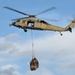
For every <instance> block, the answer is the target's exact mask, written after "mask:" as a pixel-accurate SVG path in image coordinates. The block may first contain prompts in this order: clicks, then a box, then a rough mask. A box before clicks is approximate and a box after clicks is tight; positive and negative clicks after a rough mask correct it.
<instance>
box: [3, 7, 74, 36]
mask: <svg viewBox="0 0 75 75" xmlns="http://www.w3.org/2000/svg"><path fill="white" fill-rule="evenodd" d="M4 8H6V9H9V10H12V11H15V12H18V13H20V14H23V15H26V16H28V17H23V18H18V19H14V20H16V21H15V22H12V24H10V26H15V27H18V28H22V29H23V30H24V31H25V32H27V29H32V30H48V31H57V32H59V33H60V35H61V36H62V33H61V32H64V31H70V32H72V28H73V27H74V24H75V20H73V21H72V23H70V24H69V25H68V26H66V27H65V28H62V27H59V26H56V25H53V24H49V23H48V22H46V21H44V20H40V19H38V18H36V16H37V15H40V14H42V13H45V12H48V11H51V10H54V9H56V7H51V8H49V9H47V10H44V11H42V12H40V13H38V14H36V15H30V14H26V13H23V12H21V11H18V10H16V9H13V8H10V7H7V6H6V7H4Z"/></svg>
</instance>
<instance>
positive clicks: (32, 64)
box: [30, 57, 39, 71]
mask: <svg viewBox="0 0 75 75" xmlns="http://www.w3.org/2000/svg"><path fill="white" fill-rule="evenodd" d="M38 67H39V62H38V60H37V59H36V58H35V57H34V58H33V59H32V60H31V61H30V70H31V71H34V70H36V69H37V68H38Z"/></svg>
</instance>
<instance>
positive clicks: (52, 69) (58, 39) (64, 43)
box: [0, 0, 75, 75]
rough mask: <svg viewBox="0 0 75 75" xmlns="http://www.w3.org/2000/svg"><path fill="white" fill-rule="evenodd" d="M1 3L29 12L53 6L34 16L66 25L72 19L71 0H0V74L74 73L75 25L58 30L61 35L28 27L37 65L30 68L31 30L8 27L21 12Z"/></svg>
mask: <svg viewBox="0 0 75 75" xmlns="http://www.w3.org/2000/svg"><path fill="white" fill-rule="evenodd" d="M5 6H8V7H11V8H14V9H17V10H19V11H22V12H25V13H27V14H33V15H35V14H37V13H39V12H41V11H43V10H46V9H48V8H51V7H56V9H55V10H52V11H49V12H46V13H43V14H40V15H38V16H37V18H39V19H41V18H42V19H47V18H48V19H54V20H58V21H57V22H54V21H49V20H46V21H47V22H48V23H50V24H54V25H57V26H60V27H66V26H67V25H69V24H70V23H71V21H72V20H74V19H75V10H74V9H75V0H0V75H30V74H31V75H75V28H73V31H72V33H70V32H62V34H63V36H60V34H59V33H58V32H53V31H32V32H33V41H34V51H35V57H36V58H37V59H38V61H39V68H38V69H37V70H35V71H31V70H30V64H29V63H30V61H31V59H32V39H31V30H28V31H27V32H26V33H25V32H24V31H23V30H22V29H19V28H16V27H13V26H12V27H10V26H9V24H11V23H12V19H16V18H22V17H25V16H24V15H22V14H19V13H17V12H14V11H10V10H7V9H5V8H3V7H5Z"/></svg>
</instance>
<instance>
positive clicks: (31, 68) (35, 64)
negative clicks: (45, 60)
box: [30, 30, 39, 71]
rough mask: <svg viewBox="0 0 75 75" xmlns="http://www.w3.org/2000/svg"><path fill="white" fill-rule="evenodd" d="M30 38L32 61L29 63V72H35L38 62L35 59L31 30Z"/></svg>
mask: <svg viewBox="0 0 75 75" xmlns="http://www.w3.org/2000/svg"><path fill="white" fill-rule="evenodd" d="M31 38H32V60H31V61H30V70H31V71H34V70H36V69H37V68H38V67H39V62H38V60H37V59H36V57H35V52H34V43H33V33H32V30H31Z"/></svg>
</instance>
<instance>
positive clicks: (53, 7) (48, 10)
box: [36, 7, 56, 16]
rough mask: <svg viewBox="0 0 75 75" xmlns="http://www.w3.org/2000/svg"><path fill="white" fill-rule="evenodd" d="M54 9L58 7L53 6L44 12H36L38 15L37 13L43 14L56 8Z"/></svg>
mask: <svg viewBox="0 0 75 75" xmlns="http://www.w3.org/2000/svg"><path fill="white" fill-rule="evenodd" d="M54 9H56V7H51V8H49V9H47V10H44V11H42V12H40V13H38V14H36V16H37V15H40V14H43V13H45V12H48V11H51V10H54Z"/></svg>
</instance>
